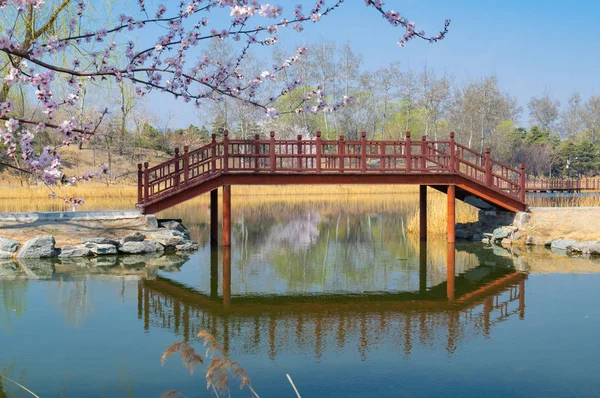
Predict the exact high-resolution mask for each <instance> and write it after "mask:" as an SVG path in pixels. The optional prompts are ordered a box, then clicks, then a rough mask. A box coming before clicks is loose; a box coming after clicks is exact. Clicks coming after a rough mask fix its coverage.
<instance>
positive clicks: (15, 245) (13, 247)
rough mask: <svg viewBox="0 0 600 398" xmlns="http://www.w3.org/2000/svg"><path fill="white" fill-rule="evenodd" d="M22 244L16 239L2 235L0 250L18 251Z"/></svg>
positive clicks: (0, 237)
mask: <svg viewBox="0 0 600 398" xmlns="http://www.w3.org/2000/svg"><path fill="white" fill-rule="evenodd" d="M20 245H21V244H20V243H19V242H18V241H16V240H12V239H8V238H4V237H2V236H0V252H7V253H16V252H17V250H19V246H20Z"/></svg>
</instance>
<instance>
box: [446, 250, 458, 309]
mask: <svg viewBox="0 0 600 398" xmlns="http://www.w3.org/2000/svg"><path fill="white" fill-rule="evenodd" d="M455 249H456V245H455V244H454V242H452V243H448V253H447V255H446V296H447V297H448V300H449V301H454V290H455V289H454V287H455V286H454V278H455V274H456V269H455V260H456V250H455Z"/></svg>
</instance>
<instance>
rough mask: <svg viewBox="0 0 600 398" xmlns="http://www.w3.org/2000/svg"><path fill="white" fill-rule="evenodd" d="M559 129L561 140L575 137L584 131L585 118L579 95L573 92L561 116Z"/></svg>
mask: <svg viewBox="0 0 600 398" xmlns="http://www.w3.org/2000/svg"><path fill="white" fill-rule="evenodd" d="M560 127H561V128H560V130H561V136H562V138H570V137H575V136H576V135H577V134H579V133H580V132H582V131H583V130H584V129H585V118H584V115H583V106H582V104H581V96H580V95H579V93H577V92H574V93H573V94H571V97H569V100H568V102H567V108H566V109H565V110H564V111H563V112H562V114H561V126H560Z"/></svg>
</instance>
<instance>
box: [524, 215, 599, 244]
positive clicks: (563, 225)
mask: <svg viewBox="0 0 600 398" xmlns="http://www.w3.org/2000/svg"><path fill="white" fill-rule="evenodd" d="M531 213H532V219H531V221H530V222H529V223H528V224H527V227H526V229H525V232H524V234H523V235H525V236H527V235H531V236H534V237H535V238H537V239H539V240H540V241H541V242H542V243H543V242H546V241H548V240H551V239H575V240H578V241H587V240H597V241H600V207H536V208H532V209H531ZM525 236H524V237H525Z"/></svg>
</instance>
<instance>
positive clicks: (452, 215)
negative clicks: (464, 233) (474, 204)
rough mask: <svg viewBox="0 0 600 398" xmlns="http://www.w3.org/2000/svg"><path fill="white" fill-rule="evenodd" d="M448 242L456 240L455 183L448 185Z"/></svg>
mask: <svg viewBox="0 0 600 398" xmlns="http://www.w3.org/2000/svg"><path fill="white" fill-rule="evenodd" d="M446 196H447V197H448V243H454V242H455V241H456V234H455V232H456V231H455V228H456V207H455V206H456V200H455V199H456V185H448V193H447V195H446Z"/></svg>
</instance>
